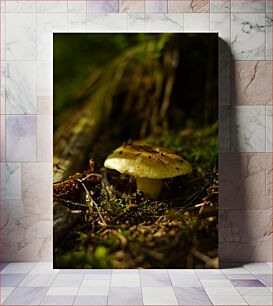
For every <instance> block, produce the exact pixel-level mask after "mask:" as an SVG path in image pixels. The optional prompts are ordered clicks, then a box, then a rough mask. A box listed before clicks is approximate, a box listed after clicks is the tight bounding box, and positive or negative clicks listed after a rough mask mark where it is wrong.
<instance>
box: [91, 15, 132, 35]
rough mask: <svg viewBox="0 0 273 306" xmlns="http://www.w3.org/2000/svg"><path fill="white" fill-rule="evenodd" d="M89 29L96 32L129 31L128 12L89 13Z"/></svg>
mask: <svg viewBox="0 0 273 306" xmlns="http://www.w3.org/2000/svg"><path fill="white" fill-rule="evenodd" d="M87 30H88V31H94V32H96V31H98V32H124V31H127V14H115V13H88V14H87Z"/></svg>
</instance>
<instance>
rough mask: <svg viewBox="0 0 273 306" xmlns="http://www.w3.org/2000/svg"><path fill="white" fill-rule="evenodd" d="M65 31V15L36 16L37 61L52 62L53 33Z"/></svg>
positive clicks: (45, 14)
mask: <svg viewBox="0 0 273 306" xmlns="http://www.w3.org/2000/svg"><path fill="white" fill-rule="evenodd" d="M66 31H67V14H66V13H41V14H37V35H38V37H37V60H48V61H52V50H53V32H66Z"/></svg>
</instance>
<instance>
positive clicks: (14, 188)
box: [4, 163, 21, 200]
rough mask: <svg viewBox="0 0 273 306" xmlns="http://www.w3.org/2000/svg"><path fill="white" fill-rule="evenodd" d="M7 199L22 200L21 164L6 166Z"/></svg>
mask: <svg viewBox="0 0 273 306" xmlns="http://www.w3.org/2000/svg"><path fill="white" fill-rule="evenodd" d="M4 198H5V199H15V200H20V199H21V164H20V163H6V164H5V194H4Z"/></svg>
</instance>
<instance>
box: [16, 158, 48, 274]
mask: <svg viewBox="0 0 273 306" xmlns="http://www.w3.org/2000/svg"><path fill="white" fill-rule="evenodd" d="M41 173H42V174H43V175H41ZM52 176H53V171H52V163H50V162H36V163H23V164H22V198H23V199H24V209H25V213H26V215H30V216H32V215H33V216H34V217H35V216H36V218H37V216H39V217H38V220H44V221H47V222H50V221H51V222H52V207H51V206H50V205H48V203H52V196H53V195H52V192H53V191H52V189H53V188H52V179H53V177H52ZM38 220H37V221H38ZM37 221H36V222H37ZM44 225H45V224H44ZM51 230H52V225H51V226H50V227H49V228H48V229H47V232H46V228H45V229H44V233H45V235H46V236H44V237H43V239H44V240H45V242H46V241H47V243H48V246H47V249H44V252H43V254H46V253H47V252H49V253H50V249H51V245H50V243H51V241H50V238H51V237H52V231H51ZM43 254H42V255H43ZM50 259H51V257H42V258H41V259H40V260H50ZM50 267H51V268H50ZM39 268H40V269H41V271H44V272H45V273H49V271H50V270H52V264H50V263H39V264H38V266H37V268H35V273H43V272H40V271H39ZM37 271H38V272H37ZM52 272H54V271H52Z"/></svg>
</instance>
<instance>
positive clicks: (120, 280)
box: [111, 273, 140, 287]
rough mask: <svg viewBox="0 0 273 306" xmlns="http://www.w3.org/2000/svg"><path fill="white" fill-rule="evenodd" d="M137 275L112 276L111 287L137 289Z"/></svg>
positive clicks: (138, 279) (138, 283)
mask: <svg viewBox="0 0 273 306" xmlns="http://www.w3.org/2000/svg"><path fill="white" fill-rule="evenodd" d="M139 286H140V278H139V275H134V274H114V273H113V274H112V278H111V287H139Z"/></svg>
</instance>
